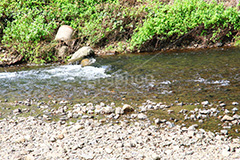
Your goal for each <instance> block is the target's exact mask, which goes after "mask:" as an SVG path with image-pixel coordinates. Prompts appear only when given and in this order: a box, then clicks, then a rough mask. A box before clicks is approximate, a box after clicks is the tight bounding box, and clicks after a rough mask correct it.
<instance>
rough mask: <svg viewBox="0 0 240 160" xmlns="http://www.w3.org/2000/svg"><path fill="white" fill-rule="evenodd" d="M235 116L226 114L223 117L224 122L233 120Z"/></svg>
mask: <svg viewBox="0 0 240 160" xmlns="http://www.w3.org/2000/svg"><path fill="white" fill-rule="evenodd" d="M233 120H234V118H233V117H230V116H229V115H224V116H223V118H222V119H221V121H222V122H224V121H233Z"/></svg>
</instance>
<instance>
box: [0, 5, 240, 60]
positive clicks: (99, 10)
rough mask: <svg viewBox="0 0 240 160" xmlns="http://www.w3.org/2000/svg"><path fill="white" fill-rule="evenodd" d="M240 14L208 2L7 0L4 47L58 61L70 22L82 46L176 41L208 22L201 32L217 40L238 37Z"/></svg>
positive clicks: (0, 15)
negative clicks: (62, 31)
mask: <svg viewBox="0 0 240 160" xmlns="http://www.w3.org/2000/svg"><path fill="white" fill-rule="evenodd" d="M239 15H240V11H239V10H237V8H236V7H225V6H224V5H223V3H218V4H217V3H216V2H215V1H212V2H205V1H203V0H184V1H183V0H176V1H174V3H173V4H166V3H165V4H164V3H162V2H161V1H158V0H154V1H150V0H147V1H142V0H139V1H137V2H136V4H132V5H131V4H130V3H128V2H127V1H123V0H95V1H94V0H86V1H84V2H82V1H73V0H53V1H40V0H36V1H30V0H27V1H24V3H23V2H21V1H17V0H10V1H9V0H2V1H1V2H0V35H1V36H0V45H1V46H3V47H4V48H6V49H7V51H8V54H15V55H16V54H22V55H23V56H24V59H23V60H24V61H30V62H35V63H47V62H53V61H57V60H58V58H57V51H56V49H55V48H56V46H57V44H56V42H53V39H54V36H55V34H56V32H57V29H58V28H59V27H60V26H61V25H64V24H66V25H70V26H72V27H73V28H74V29H75V35H74V37H73V38H74V39H77V40H78V41H79V44H80V46H83V45H87V44H90V46H92V47H101V48H105V47H106V50H116V51H118V52H123V51H125V52H126V51H127V52H132V51H136V50H138V49H141V48H142V47H144V44H146V43H147V42H149V41H151V40H153V39H155V40H157V41H158V42H159V43H160V42H164V41H166V40H169V41H168V42H167V43H173V42H174V41H176V40H178V39H179V38H181V37H182V36H184V35H187V34H188V33H189V32H192V30H193V29H194V28H196V27H198V26H204V29H203V30H202V33H201V35H202V36H205V38H206V39H209V40H210V41H212V42H218V41H222V38H223V37H225V36H226V37H229V38H230V39H233V41H234V40H235V38H233V36H235V35H236V33H237V31H239V30H240V17H239ZM223 30H225V31H224V32H222V31H223ZM208 32H210V35H211V37H207V35H208V34H209V33H208ZM152 43H153V42H152ZM154 43H155V42H154ZM238 43H239V40H238V38H236V44H238ZM153 45H154V44H153ZM111 46H112V47H111Z"/></svg>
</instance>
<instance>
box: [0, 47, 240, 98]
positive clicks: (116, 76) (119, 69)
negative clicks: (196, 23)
mask: <svg viewBox="0 0 240 160" xmlns="http://www.w3.org/2000/svg"><path fill="white" fill-rule="evenodd" d="M0 84H1V86H0V99H12V100H23V99H27V98H33V99H46V100H47V99H56V100H72V101H78V102H79V101H82V102H88V101H92V102H94V103H98V102H100V101H105V102H108V101H109V102H110V101H115V102H116V101H117V102H119V103H127V102H128V103H131V102H134V103H138V102H139V103H140V102H142V101H145V100H147V99H151V100H155V101H167V102H173V101H176V100H178V101H183V102H200V101H203V100H209V101H225V102H232V101H238V102H239V101H240V98H239V95H240V49H239V48H225V49H224V48H218V49H208V50H198V51H174V52H165V53H164V52H162V53H155V54H128V55H119V56H109V57H98V58H97V59H96V62H95V63H94V64H93V66H87V67H81V66H78V65H51V66H45V67H30V66H21V67H19V66H18V67H8V68H1V69H0Z"/></svg>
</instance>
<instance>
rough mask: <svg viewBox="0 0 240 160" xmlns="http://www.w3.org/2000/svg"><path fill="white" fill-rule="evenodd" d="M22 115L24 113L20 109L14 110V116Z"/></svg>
mask: <svg viewBox="0 0 240 160" xmlns="http://www.w3.org/2000/svg"><path fill="white" fill-rule="evenodd" d="M20 113H22V110H21V109H20V108H17V109H14V110H13V114H14V115H18V114H20Z"/></svg>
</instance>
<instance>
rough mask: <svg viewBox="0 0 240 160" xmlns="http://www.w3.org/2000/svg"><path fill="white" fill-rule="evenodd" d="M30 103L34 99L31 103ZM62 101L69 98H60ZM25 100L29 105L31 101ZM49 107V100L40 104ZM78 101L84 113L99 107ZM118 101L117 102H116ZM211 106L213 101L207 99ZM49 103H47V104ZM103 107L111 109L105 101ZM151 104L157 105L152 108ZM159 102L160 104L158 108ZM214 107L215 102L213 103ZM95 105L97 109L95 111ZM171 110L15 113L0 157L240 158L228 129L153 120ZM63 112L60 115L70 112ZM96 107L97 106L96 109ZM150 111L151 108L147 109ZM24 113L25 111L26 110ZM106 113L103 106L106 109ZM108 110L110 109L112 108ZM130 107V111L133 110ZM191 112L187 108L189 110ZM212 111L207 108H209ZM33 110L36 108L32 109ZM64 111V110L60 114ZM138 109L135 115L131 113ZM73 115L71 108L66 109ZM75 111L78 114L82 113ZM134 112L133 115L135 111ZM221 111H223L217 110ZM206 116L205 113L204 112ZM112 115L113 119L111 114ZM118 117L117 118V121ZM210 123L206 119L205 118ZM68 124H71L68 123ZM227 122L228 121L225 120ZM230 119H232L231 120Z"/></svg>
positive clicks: (5, 123)
mask: <svg viewBox="0 0 240 160" xmlns="http://www.w3.org/2000/svg"><path fill="white" fill-rule="evenodd" d="M28 103H29V102H28ZM60 103H62V105H63V104H64V105H65V106H66V104H67V103H68V102H60ZM21 104H24V105H27V102H26V103H25V102H23V103H21ZM40 105H41V106H42V107H41V108H42V109H44V110H47V109H50V108H47V107H46V105H45V104H40ZM82 105H83V104H75V111H78V112H79V113H80V112H81V111H82V112H84V111H83V109H84V108H85V109H86V112H88V113H89V114H90V115H91V113H90V112H91V111H92V112H96V110H97V108H98V109H99V107H97V105H93V104H91V103H89V104H87V105H86V106H85V107H84V105H83V106H82ZM112 105H113V104H112ZM202 105H204V106H205V107H206V108H208V105H210V103H209V102H202ZM43 106H45V107H43ZM99 106H100V107H102V108H104V107H107V108H110V106H105V105H104V104H103V103H101V104H100V105H99ZM151 106H152V107H153V108H151ZM155 106H158V108H155ZM212 107H213V106H212ZM94 108H96V109H95V110H94ZM154 108H155V109H157V110H158V109H160V110H164V108H165V109H168V110H170V109H171V108H169V107H167V105H164V104H156V103H153V102H150V101H148V102H147V103H146V106H145V109H144V107H142V113H136V112H135V111H134V112H135V113H134V112H133V110H132V109H131V106H129V105H125V106H123V107H122V108H121V109H122V111H123V112H122V114H121V115H119V114H118V117H119V116H121V117H123V118H113V117H116V115H117V112H119V111H121V110H119V109H116V110H115V111H114V110H111V109H108V111H110V112H113V114H116V115H115V116H114V115H113V114H111V113H110V112H109V113H107V112H104V113H103V112H102V113H101V111H100V112H99V113H100V114H103V116H105V117H106V118H104V119H100V120H96V119H95V118H94V117H95V116H93V114H92V115H91V116H90V115H89V116H88V115H82V116H81V117H82V118H81V119H79V120H77V121H76V122H67V119H66V118H61V120H59V121H57V122H56V121H52V122H46V121H47V120H48V118H50V117H49V116H48V115H46V114H47V113H46V112H45V113H46V114H45V116H44V115H43V116H35V117H33V116H29V117H21V114H23V112H22V113H20V112H19V111H20V110H17V111H14V112H13V114H17V115H18V116H16V115H14V116H13V117H12V118H10V117H9V118H4V119H2V120H0V126H1V135H0V136H1V137H0V138H1V141H0V144H1V145H0V146H1V147H0V157H1V159H3V160H5V159H6V160H7V159H27V160H33V159H155V160H157V159H204V160H208V159H226V160H227V159H239V158H240V139H239V138H231V137H228V136H227V135H222V134H224V133H221V134H219V133H213V132H210V131H206V130H204V129H201V127H199V125H198V124H193V125H191V126H186V125H183V124H182V125H174V122H170V121H168V120H165V121H164V120H159V119H158V120H157V119H156V120H155V124H153V123H152V121H150V120H149V118H148V116H147V114H146V111H147V110H155V109H154ZM64 109H66V108H64V107H63V108H62V109H60V108H59V110H58V112H59V114H63V113H64V112H65V111H64ZM92 109H93V110H92ZM143 110H146V111H143ZM22 111H23V109H22ZM102 111H103V110H102ZM106 111H107V110H106ZM127 111H128V112H127ZM185 111H186V110H185ZM185 111H184V112H183V113H186V112H187V111H186V112H185ZM205 111H206V110H205ZM31 112H32V111H31ZM60 112H61V113H60ZM131 112H132V113H131ZM66 113H68V114H67V116H69V115H70V113H71V110H68V111H66ZM76 113H77V112H74V113H73V114H76ZM129 113H130V114H129ZM216 113H217V112H216ZM204 115H205V113H204ZM111 117H112V118H111ZM114 119H115V120H114ZM204 121H205V120H204ZM66 122H67V123H66ZM225 122H226V121H225ZM227 122H229V121H228V120H227Z"/></svg>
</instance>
